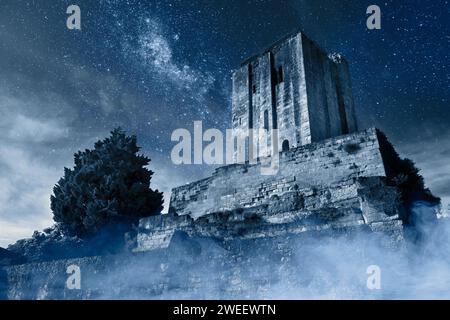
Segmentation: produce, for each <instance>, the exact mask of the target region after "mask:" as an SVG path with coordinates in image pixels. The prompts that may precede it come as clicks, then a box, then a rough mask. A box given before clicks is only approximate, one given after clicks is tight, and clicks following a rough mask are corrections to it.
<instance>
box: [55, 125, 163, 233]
mask: <svg viewBox="0 0 450 320" xmlns="http://www.w3.org/2000/svg"><path fill="white" fill-rule="evenodd" d="M139 149H140V148H139V147H138V146H137V144H136V136H127V135H126V134H125V132H124V131H122V130H121V129H120V128H117V129H114V130H113V131H112V132H111V136H110V137H108V138H106V139H104V140H101V141H98V142H96V143H95V146H94V149H93V150H88V149H86V150H85V151H84V152H81V151H79V152H77V153H76V154H75V159H74V160H75V166H74V168H73V169H68V168H64V177H62V178H61V179H60V180H59V182H58V184H57V185H56V186H55V187H54V189H53V193H54V195H52V196H51V209H52V211H53V214H54V218H53V219H54V220H55V222H56V223H57V224H58V226H59V227H60V228H62V230H64V231H65V232H67V233H68V234H71V235H77V236H89V235H92V234H95V233H96V232H97V231H98V230H99V229H100V228H102V227H105V226H107V225H112V224H115V223H127V224H128V223H130V224H131V223H133V222H136V221H137V220H138V219H139V218H142V217H145V216H149V215H156V214H160V213H161V210H162V204H163V197H162V193H161V192H158V190H155V191H153V190H152V189H150V180H151V177H152V175H153V172H152V171H150V170H148V169H146V168H145V167H146V166H147V165H148V164H149V162H150V159H149V158H147V157H145V156H143V155H139V154H138V152H139Z"/></svg>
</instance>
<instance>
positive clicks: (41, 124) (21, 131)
mask: <svg viewBox="0 0 450 320" xmlns="http://www.w3.org/2000/svg"><path fill="white" fill-rule="evenodd" d="M68 131H69V130H68V128H63V127H62V126H61V124H59V123H57V122H56V121H42V120H39V119H33V118H30V117H27V116H24V115H22V114H18V115H16V116H15V117H14V119H13V121H12V123H11V127H10V130H9V132H8V137H9V138H10V139H12V140H15V141H27V142H52V141H55V140H58V139H60V138H66V137H68Z"/></svg>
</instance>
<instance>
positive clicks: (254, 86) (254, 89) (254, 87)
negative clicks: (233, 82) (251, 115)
mask: <svg viewBox="0 0 450 320" xmlns="http://www.w3.org/2000/svg"><path fill="white" fill-rule="evenodd" d="M252 91H253V93H256V85H255V84H254V85H253V87H252Z"/></svg>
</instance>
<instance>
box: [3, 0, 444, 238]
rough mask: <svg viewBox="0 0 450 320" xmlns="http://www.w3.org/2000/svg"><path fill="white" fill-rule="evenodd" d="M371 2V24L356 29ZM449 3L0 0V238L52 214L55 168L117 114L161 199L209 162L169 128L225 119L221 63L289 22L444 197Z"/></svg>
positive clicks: (22, 233) (265, 42)
mask: <svg viewBox="0 0 450 320" xmlns="http://www.w3.org/2000/svg"><path fill="white" fill-rule="evenodd" d="M71 4H76V5H78V6H79V7H80V8H81V30H68V29H67V27H66V19H67V17H68V15H67V14H66V9H67V7H68V6H69V5H71ZM372 4H377V5H378V6H379V7H380V8H381V14H382V22H381V30H368V29H367V27H366V19H367V15H366V9H367V7H368V6H369V5H372ZM449 14H450V6H449V1H439V0H426V1H425V0H409V1H394V0H393V1H381V0H380V1H378V0H371V1H365V0H333V1H331V0H327V1H320V0H252V1H244V0H239V1H237V0H209V1H198V0H189V1H187V0H161V1H160V0H148V1H138V0H120V1H118V0H97V1H92V0H71V1H53V0H35V1H25V0H20V1H17V0H0V246H6V245H7V244H9V243H12V242H14V241H15V240H17V239H19V238H23V237H28V236H30V235H31V233H32V231H33V230H41V229H42V228H45V227H48V226H50V225H52V216H51V212H50V209H49V197H50V194H51V192H52V187H53V185H54V184H55V183H56V182H57V180H58V179H59V177H61V176H62V175H63V168H64V166H67V167H71V166H72V163H73V153H74V152H76V151H77V150H79V149H84V148H90V147H92V145H93V143H94V142H95V141H96V140H98V139H101V138H103V137H105V136H107V135H108V133H109V132H110V131H111V130H112V129H113V128H114V127H117V126H121V127H122V128H123V129H125V130H126V131H127V132H128V133H130V134H136V135H137V136H138V143H139V145H140V146H142V152H143V153H145V154H146V155H148V156H149V157H150V158H151V159H152V162H151V164H150V168H151V169H152V170H153V171H155V175H154V179H153V180H152V187H154V188H158V189H159V190H161V191H164V192H165V195H166V205H168V196H169V195H170V194H169V192H170V189H171V188H172V187H174V186H178V185H181V184H184V183H186V182H189V181H193V180H196V179H198V178H201V177H204V176H206V175H208V174H209V173H210V172H211V171H212V168H211V167H208V166H204V165H191V166H175V165H173V164H172V162H171V160H170V151H171V149H172V147H173V146H174V145H175V142H172V141H171V140H170V136H171V133H172V132H173V130H175V129H177V128H186V129H188V130H190V131H192V130H193V121H195V120H201V121H203V127H204V128H217V129H220V130H225V129H226V128H229V127H230V120H231V101H230V96H231V78H230V77H231V72H232V70H233V69H235V68H237V67H238V66H239V64H240V63H241V62H242V61H243V60H244V59H246V58H247V57H249V56H251V55H253V54H255V53H258V52H260V51H262V50H263V49H265V48H267V47H268V46H269V45H270V44H271V43H273V42H275V41H276V40H278V39H279V38H281V37H283V36H284V35H286V34H287V33H289V32H292V31H293V30H296V29H298V28H301V29H302V30H303V31H304V32H305V33H306V34H307V35H308V36H309V37H310V38H312V39H314V40H315V41H316V42H317V43H318V44H319V45H320V46H321V47H322V48H324V49H325V50H326V51H328V52H340V53H342V54H343V55H344V56H345V57H346V59H347V60H348V62H349V65H350V72H351V77H352V85H353V94H354V98H355V104H356V109H357V116H358V121H359V126H360V128H366V127H371V126H376V127H378V128H380V129H381V130H383V131H384V132H385V133H386V134H387V135H388V137H389V138H390V140H391V142H393V144H394V145H395V146H396V149H397V150H398V151H399V153H400V154H401V155H402V156H404V157H410V158H411V159H413V160H414V161H415V162H416V163H417V165H418V166H419V167H420V168H421V169H422V173H423V175H424V176H425V181H426V183H427V185H428V186H429V187H430V188H431V190H432V191H433V193H435V194H436V195H438V196H440V197H442V198H443V200H444V202H445V203H447V202H449V201H450V161H449V160H450V126H449V124H450V107H449V99H450V79H449V77H450V73H449V70H448V69H449V63H448V61H449V52H450V45H449V44H450V33H449V31H450V19H449Z"/></svg>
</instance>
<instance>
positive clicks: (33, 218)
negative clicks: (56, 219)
mask: <svg viewBox="0 0 450 320" xmlns="http://www.w3.org/2000/svg"><path fill="white" fill-rule="evenodd" d="M59 171H60V170H56V168H53V167H51V166H49V165H47V164H45V163H44V162H42V161H41V160H39V158H37V157H34V156H33V155H32V153H31V152H30V151H27V150H26V149H25V148H21V147H12V146H5V145H0V177H1V178H0V226H1V229H0V238H1V239H0V246H5V245H7V244H9V243H11V242H13V241H15V240H17V239H19V238H21V237H24V236H27V237H29V236H31V233H32V231H33V230H37V229H40V228H44V227H47V226H50V225H51V224H52V222H51V220H52V219H51V214H50V192H51V190H52V186H53V185H54V184H55V183H56V181H57V179H58V174H59V173H60V172H59Z"/></svg>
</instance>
